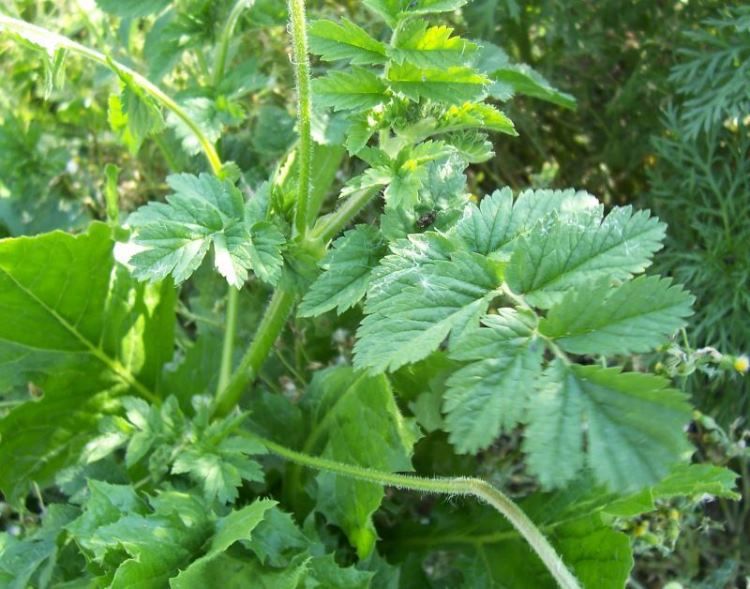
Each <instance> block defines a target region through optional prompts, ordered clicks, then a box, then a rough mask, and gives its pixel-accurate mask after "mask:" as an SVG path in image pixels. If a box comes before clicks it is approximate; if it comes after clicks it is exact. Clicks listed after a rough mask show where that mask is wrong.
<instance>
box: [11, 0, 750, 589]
mask: <svg viewBox="0 0 750 589" xmlns="http://www.w3.org/2000/svg"><path fill="white" fill-rule="evenodd" d="M487 4H488V3H487V2H481V1H478V2H476V3H474V4H469V3H468V2H467V1H466V0H415V1H411V2H409V1H406V0H363V1H362V2H361V3H360V2H348V3H328V2H318V3H310V6H308V7H307V10H308V11H309V12H311V13H312V14H311V15H306V7H305V3H304V2H303V1H302V0H290V2H289V4H288V7H286V6H284V5H283V4H282V3H280V2H275V1H262V0H257V1H256V2H252V1H250V0H238V1H236V2H233V3H229V2H207V1H202V0H178V1H176V2H169V1H168V0H129V1H123V2H120V1H118V2H113V1H111V0H97V6H96V7H95V8H92V11H91V12H86V11H81V10H79V11H78V12H75V11H74V12H73V14H74V15H75V16H73V17H71V18H70V20H64V19H61V15H60V14H54V12H53V13H52V14H50V13H48V12H46V11H45V6H44V4H43V3H38V4H37V3H36V2H19V3H18V4H16V5H14V6H13V7H12V8H11V9H9V10H8V11H6V12H10V13H11V14H9V15H5V14H2V13H0V32H2V34H3V45H2V47H3V49H4V51H7V53H6V55H7V56H8V57H9V59H6V60H5V62H7V63H4V67H7V68H8V69H9V72H10V79H12V81H13V85H12V87H10V88H9V90H8V91H7V93H4V94H3V102H2V106H3V109H4V111H3V112H4V113H5V112H6V111H7V113H8V114H7V115H6V114H3V126H2V131H1V134H0V141H1V142H2V145H3V146H4V149H3V151H2V153H0V169H2V170H4V175H3V177H2V190H3V191H4V193H3V197H2V199H0V205H1V206H0V223H2V230H3V232H4V234H5V235H7V237H6V238H5V239H3V240H1V241H0V309H2V315H3V321H2V323H0V403H1V404H0V416H2V418H1V419H0V464H2V465H3V468H2V470H0V490H1V491H2V493H3V496H4V498H5V503H4V506H5V507H4V509H5V512H4V514H3V516H2V517H3V520H2V522H3V527H4V532H3V533H2V534H1V535H0V583H2V584H3V586H9V587H18V588H23V587H28V586H32V587H60V588H62V587H77V586H87V587H88V586H93V587H99V586H107V587H109V586H111V587H132V586H139V587H165V586H171V587H191V588H192V587H205V586H214V585H216V586H227V587H233V586H238V587H239V586H253V587H273V588H283V587H289V588H298V587H305V588H308V587H309V588H312V587H326V588H328V587H342V588H343V587H373V588H386V587H388V588H397V587H404V588H410V587H472V588H473V587H477V588H481V587H519V588H522V587H531V586H533V587H546V586H551V587H552V586H562V587H566V588H574V587H586V588H597V589H598V588H607V587H613V588H614V587H623V586H625V584H626V583H627V582H628V581H629V580H630V582H634V583H635V582H637V580H636V579H635V578H634V577H632V576H631V572H632V570H633V565H634V556H633V555H634V551H635V553H636V554H638V553H639V552H641V551H642V550H643V546H644V540H645V539H648V540H649V541H651V545H658V546H661V547H663V548H664V549H665V550H666V549H668V548H669V547H670V546H671V545H673V544H674V541H675V540H676V538H677V536H678V535H679V529H680V524H679V523H678V519H679V518H680V514H683V517H684V519H685V521H686V522H687V523H686V524H685V526H686V527H687V528H694V529H697V528H698V527H699V525H700V522H698V521H696V520H695V519H694V518H695V514H696V513H697V511H696V506H699V505H706V504H710V505H722V506H724V507H726V508H727V509H735V508H736V509H740V510H741V509H745V508H744V507H742V506H743V505H744V504H742V503H736V500H738V499H739V498H740V495H739V494H738V493H737V490H736V478H737V477H736V474H735V473H734V472H733V471H732V470H730V469H729V468H724V466H727V465H729V466H733V464H732V463H731V460H732V459H735V458H737V457H739V461H740V462H742V461H743V456H742V452H744V451H745V450H744V445H742V443H741V442H737V441H736V440H735V439H734V438H731V436H734V432H730V435H729V437H727V434H724V430H723V429H722V428H721V426H720V425H718V424H716V423H715V422H713V421H712V420H711V419H710V418H708V417H706V416H701V415H699V414H696V413H694V412H693V410H692V406H691V402H690V397H689V396H688V394H686V393H685V392H682V391H681V390H680V387H681V386H682V385H684V384H685V383H684V381H683V379H684V377H685V375H687V374H688V373H689V372H691V371H692V370H694V369H696V368H700V369H701V371H702V372H704V373H711V374H714V375H716V374H718V373H720V372H722V371H723V372H725V373H726V374H728V375H730V376H727V377H726V378H734V379H735V380H736V378H737V376H738V373H741V372H743V371H746V369H747V367H746V366H744V364H743V362H745V363H746V358H744V357H742V356H739V355H737V356H733V355H731V354H729V353H724V354H722V353H721V352H719V351H718V350H713V351H711V352H706V351H696V352H693V351H692V350H690V349H689V347H688V346H684V345H683V342H682V341H681V340H679V339H675V337H674V336H675V334H678V333H679V332H680V331H681V330H683V333H685V332H684V329H685V328H686V327H687V328H688V329H690V328H691V325H690V324H689V321H690V319H689V318H690V317H691V316H692V314H693V306H694V303H695V298H694V296H693V295H691V294H690V293H689V292H688V291H687V290H686V289H685V288H684V287H682V286H681V285H680V284H679V283H678V282H676V281H675V280H674V277H678V278H684V280H685V282H688V283H690V282H693V281H692V279H691V277H690V276H689V275H688V276H683V275H681V274H680V272H679V269H680V268H684V267H687V266H686V265H685V264H682V263H681V262H674V263H673V262H670V261H669V260H670V255H671V256H673V257H674V256H675V252H676V251H678V250H677V249H672V250H670V251H668V252H667V254H666V255H663V254H661V253H659V252H660V250H661V249H662V247H663V244H664V241H665V237H666V234H667V228H666V225H665V224H664V223H663V222H662V221H660V220H659V219H658V218H657V217H656V216H654V215H653V214H652V213H651V212H650V211H648V210H636V209H634V208H633V207H632V206H630V205H623V206H607V207H605V206H604V205H603V204H601V203H600V201H599V200H597V198H595V197H594V196H592V195H591V194H589V193H588V192H586V191H583V190H576V189H563V190H552V189H547V188H541V187H536V188H535V187H532V188H528V189H514V188H513V187H507V186H503V185H496V186H492V188H491V189H490V190H486V191H484V190H480V189H479V186H480V184H481V185H484V184H486V181H485V182H482V183H477V182H476V177H475V176H474V175H475V174H476V171H477V170H491V169H492V165H493V164H492V162H493V161H494V160H493V157H494V149H495V148H494V146H493V143H494V144H496V145H499V146H502V147H499V148H498V149H499V150H500V151H502V150H504V149H511V148H510V147H508V146H510V145H514V144H521V145H523V144H524V142H526V141H528V139H527V138H526V136H525V135H524V129H523V128H522V127H520V126H518V127H517V126H516V125H515V124H514V122H513V120H512V117H509V116H508V114H507V113H509V112H513V110H514V106H513V105H514V102H513V101H515V100H516V99H517V98H518V97H521V98H522V100H523V99H524V98H523V97H525V100H532V101H534V102H531V103H529V104H543V103H546V104H548V105H552V107H554V108H557V109H563V110H560V112H569V111H570V109H573V108H575V106H576V100H575V98H574V97H573V94H575V88H571V89H570V90H571V93H566V92H562V91H560V90H557V89H556V88H555V87H554V86H553V85H552V84H550V82H548V81H547V80H546V79H545V78H544V77H543V76H542V75H541V74H540V73H538V72H537V71H536V70H535V69H532V68H531V67H530V66H529V65H528V64H525V63H522V61H523V60H525V59H526V58H527V57H528V58H529V59H531V58H533V55H532V54H529V55H528V56H527V55H526V52H525V51H521V55H520V56H519V59H518V60H516V59H515V58H513V57H511V56H509V54H508V53H506V52H505V51H504V50H503V49H502V48H501V47H499V46H498V45H495V44H493V43H491V42H488V41H478V40H473V39H472V38H471V37H469V36H467V37H463V36H461V35H460V34H459V32H458V31H459V30H460V29H461V28H464V29H466V28H468V30H471V27H472V26H474V27H476V26H477V25H476V24H474V25H472V18H475V17H476V14H477V13H475V12H471V11H472V10H479V11H481V9H482V7H483V6H484V7H485V8H486V5H487ZM511 4H512V3H511ZM313 8H314V9H313ZM462 9H463V10H465V13H463V14H464V17H465V19H463V20H462V17H461V15H462V13H461V12H460V10H462ZM524 14H525V13H524ZM472 15H473V16H472ZM31 21H33V22H34V23H36V24H32V22H31ZM59 22H64V23H65V24H66V27H65V30H50V29H51V28H57V27H54V26H53V25H55V24H57V23H59ZM44 26H47V27H48V28H44ZM6 47H7V49H6ZM311 56H312V60H311ZM683 75H684V74H683ZM66 76H67V82H66V81H65V78H66ZM675 76H676V78H677V79H679V76H680V74H679V73H676V74H675ZM19 98H22V99H23V100H21V101H20V103H21V104H22V106H13V105H14V103H15V101H16V100H18V99H19ZM11 106H13V108H11ZM738 108H743V107H738ZM564 109H567V110H564ZM726 114H727V116H729V115H731V114H732V111H728V112H727V113H726ZM714 118H715V117H713V118H711V120H713V119H714ZM685 120H687V121H688V123H689V124H695V122H694V121H695V119H694V118H690V117H688V118H687V119H684V118H681V119H679V121H675V124H682V123H685ZM720 120H722V121H723V120H724V119H723V118H721V117H720ZM686 124H687V123H686ZM704 131H705V130H701V131H696V134H697V135H700V134H701V133H703V132H704ZM731 132H733V133H735V136H736V137H737V140H738V141H744V140H745V134H744V127H743V126H742V123H741V122H740V123H738V130H734V131H731ZM701 136H702V135H701ZM706 137H707V138H708V139H711V138H712V137H713V136H712V135H710V134H708V135H707V136H706ZM49 144H52V145H53V146H54V149H49V148H48V145H49ZM657 148H658V149H660V150H662V151H663V152H664V153H665V154H666V153H667V152H668V150H670V149H672V150H675V149H678V148H677V147H672V146H670V144H669V143H668V139H664V140H663V141H662V142H661V143H659V144H658V147H657ZM740 149H744V148H740ZM685 157H688V156H685ZM697 157H699V156H696V158H697ZM665 159H668V156H666V157H665ZM61 167H64V172H61V171H60V170H61ZM659 169H664V168H659ZM664 178H666V172H665V176H664ZM665 182H666V180H665ZM654 186H658V183H657V182H656V181H654ZM710 187H711V186H710ZM739 189H740V188H738V190H739ZM655 190H656V189H655ZM32 193H35V194H37V198H29V194H32ZM82 193H86V194H88V197H87V198H80V195H81V194H82ZM662 194H665V192H664V191H662ZM730 202H732V203H734V202H735V201H734V200H732V199H730ZM609 204H611V203H609ZM705 206H706V208H708V207H711V206H713V205H711V204H708V203H707V204H706V205H705ZM729 206H734V205H729ZM665 210H666V209H665ZM707 214H708V213H707ZM53 229H57V230H53ZM60 229H62V230H63V231H61V230H60ZM673 235H675V236H677V235H678V233H677V232H675V233H674V234H673ZM654 263H656V266H657V267H658V268H663V269H665V271H666V272H667V273H669V274H670V276H660V275H658V274H656V273H654V272H652V271H648V270H649V269H650V268H651V267H652V265H654ZM701 294H703V295H705V293H701ZM705 296H708V295H705ZM701 308H702V307H701ZM706 323H707V324H709V325H715V323H714V322H711V321H709V320H706ZM711 329H714V328H713V327H712V328H711ZM717 329H718V328H717ZM690 333H693V332H692V331H691V332H690ZM695 333H696V334H697V337H699V338H717V343H720V344H721V345H726V344H727V342H728V341H730V340H728V339H727V338H723V337H720V335H717V334H716V333H715V332H713V331H710V330H709V331H705V330H704V331H700V330H698V331H696V332H695ZM730 351H731V350H730ZM657 359H661V361H660V362H659V364H656V360H657ZM648 367H653V370H649V369H648ZM696 432H698V433H699V434H700V436H699V439H697V440H696V435H695V434H696ZM704 434H705V437H701V436H704ZM721 435H724V436H725V438H724V439H719V438H720V436H721ZM711 436H713V438H712V437H711ZM695 442H697V450H696V444H695ZM711 452H720V453H723V454H724V455H727V454H731V453H732V452H734V454H731V455H730V456H729V457H728V458H727V459H726V460H723V461H722V460H699V459H705V458H706V454H707V453H711ZM708 458H711V457H710V456H709V457H708ZM700 462H703V463H700ZM711 462H715V463H717V464H711ZM719 464H721V466H720V465H719ZM742 464H743V465H744V462H742ZM743 481H744V483H743V484H747V477H745V478H744V479H743ZM730 505H731V506H732V507H731V508H730V507H727V506H730ZM738 517H739V516H738ZM738 521H740V522H741V521H743V520H742V519H741V518H739V520H738ZM650 526H653V528H650ZM660 535H661V536H660Z"/></svg>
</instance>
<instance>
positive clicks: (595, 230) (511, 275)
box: [506, 206, 666, 308]
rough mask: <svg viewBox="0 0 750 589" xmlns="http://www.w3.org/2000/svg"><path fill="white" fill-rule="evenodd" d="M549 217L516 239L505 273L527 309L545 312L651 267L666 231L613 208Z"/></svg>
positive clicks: (643, 214)
mask: <svg viewBox="0 0 750 589" xmlns="http://www.w3.org/2000/svg"><path fill="white" fill-rule="evenodd" d="M600 212H601V211H598V212H597V213H583V214H579V215H574V216H560V215H550V216H548V217H546V219H545V220H543V221H542V222H540V223H539V224H538V225H537V226H536V227H535V228H534V231H533V232H531V233H530V234H528V235H525V236H523V237H521V238H520V240H519V242H518V244H517V245H516V247H515V249H514V251H513V255H512V257H511V260H510V264H509V266H508V269H507V274H506V280H507V282H508V285H509V286H510V287H511V288H512V289H513V291H514V292H516V293H518V294H523V295H525V298H526V300H527V301H529V302H530V303H531V304H532V305H535V306H538V307H542V308H549V307H551V306H553V305H554V304H556V303H557V302H559V301H560V299H561V298H562V297H563V296H564V294H565V292H566V291H567V290H568V289H569V288H571V287H576V286H581V285H588V284H590V283H591V281H593V280H597V279H600V278H602V277H605V276H606V277H608V278H609V279H610V280H626V279H628V278H630V277H631V276H632V275H633V274H637V273H639V272H642V271H643V270H644V269H645V268H647V267H648V266H649V265H650V264H651V257H652V256H653V254H654V252H656V251H658V250H659V249H661V247H662V240H663V239H664V234H665V230H666V227H665V225H664V224H663V223H661V222H659V220H658V219H656V218H654V217H651V216H650V215H649V212H648V211H639V212H637V213H633V210H632V208H631V207H630V206H627V207H616V208H614V209H613V210H612V211H611V212H610V213H609V215H607V217H606V218H605V219H603V220H602V219H601V214H600Z"/></svg>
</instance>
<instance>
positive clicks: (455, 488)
mask: <svg viewBox="0 0 750 589" xmlns="http://www.w3.org/2000/svg"><path fill="white" fill-rule="evenodd" d="M244 435H246V436H249V437H251V438H253V439H255V440H256V441H258V442H260V443H261V444H263V445H264V446H265V447H266V448H267V449H268V450H269V451H271V452H273V453H274V454H277V455H278V456H281V457H282V458H286V459H287V460H291V461H292V462H296V463H297V464H300V465H302V466H306V467H309V468H314V469H316V470H324V471H327V472H332V473H334V474H338V475H342V476H345V477H348V478H353V479H358V480H361V481H366V482H369V483H375V484H378V485H385V486H388V487H396V488H398V489H407V490H410V491H420V492H423V493H436V494H440V495H465V496H472V497H475V498H477V499H479V500H480V501H482V502H484V503H487V504H488V505H490V507H492V508H493V509H495V510H496V511H497V512H499V513H500V514H502V515H503V516H504V517H505V518H506V519H507V520H508V521H509V522H510V523H511V524H512V525H513V527H514V528H515V529H516V530H517V531H518V533H519V534H520V535H521V536H522V537H523V538H524V539H525V540H526V541H527V542H528V543H529V545H530V546H531V548H532V549H533V550H534V552H535V553H536V554H537V556H539V558H540V559H541V561H542V562H543V563H544V565H545V566H546V567H547V570H549V572H550V574H551V575H552V576H553V577H554V579H555V580H556V581H557V583H558V584H559V585H560V587H562V588H563V589H581V585H580V584H579V582H578V580H577V579H576V578H575V576H574V575H573V573H571V572H570V570H568V568H567V567H566V565H565V563H563V561H562V559H561V558H560V556H559V555H558V554H557V552H556V551H555V549H554V548H553V547H552V545H551V544H550V543H549V541H548V540H547V538H545V537H544V534H542V532H541V531H540V530H539V528H537V526H536V525H535V524H534V522H532V521H531V520H530V519H529V518H528V516H527V515H526V514H525V513H524V512H523V511H522V510H521V509H520V508H519V507H518V506H517V505H516V504H515V503H514V502H513V501H512V500H511V499H510V498H508V497H507V496H506V495H505V494H504V493H503V492H501V491H500V490H499V489H497V488H495V487H493V486H492V485H491V484H490V483H488V482H487V481H483V480H482V479H477V478H465V477H458V478H443V477H439V478H425V477H418V476H415V475H404V474H396V473H391V472H384V471H379V470H373V469H370V468H364V467H362V466H356V465H353V464H345V463H342V462H335V461H333V460H327V459H325V458H319V457H316V456H310V455H309V454H303V453H301V452H296V451H294V450H291V449H290V448H287V447H285V446H282V445H281V444H277V443H276V442H273V441H271V440H267V439H265V438H262V437H260V436H257V435H256V434H253V433H250V432H245V434H244Z"/></svg>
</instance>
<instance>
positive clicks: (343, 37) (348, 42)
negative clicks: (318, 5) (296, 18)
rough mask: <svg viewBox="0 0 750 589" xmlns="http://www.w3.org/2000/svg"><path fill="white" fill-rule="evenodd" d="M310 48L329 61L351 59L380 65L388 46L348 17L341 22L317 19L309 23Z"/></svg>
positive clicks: (363, 63)
mask: <svg viewBox="0 0 750 589" xmlns="http://www.w3.org/2000/svg"><path fill="white" fill-rule="evenodd" d="M310 49H311V51H312V52H313V53H316V54H318V55H320V56H321V58H323V59H324V60H326V61H336V60H342V59H344V60H348V61H350V62H351V63H352V64H354V65H381V64H383V63H385V61H386V48H385V45H384V44H383V43H381V42H380V41H377V40H375V39H373V38H372V37H371V36H370V35H369V34H367V32H366V31H365V30H364V29H363V28H361V27H360V26H358V25H356V24H354V23H353V22H352V21H350V20H349V19H346V18H344V19H342V20H341V21H340V23H336V22H333V21H330V20H317V21H314V22H313V23H311V24H310Z"/></svg>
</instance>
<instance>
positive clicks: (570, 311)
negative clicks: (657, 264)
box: [539, 276, 694, 355]
mask: <svg viewBox="0 0 750 589" xmlns="http://www.w3.org/2000/svg"><path fill="white" fill-rule="evenodd" d="M693 301H694V298H693V297H692V296H690V295H689V294H688V293H686V292H685V291H684V290H683V289H682V288H681V287H680V286H677V285H675V286H672V281H671V280H670V279H668V278H659V277H658V276H640V277H638V278H636V279H635V280H633V281H630V282H626V283H624V284H622V285H620V286H618V287H615V288H611V287H610V286H609V284H608V281H602V282H600V283H599V284H598V285H595V286H593V287H592V288H587V289H578V290H571V291H569V292H568V293H567V294H566V295H565V297H564V298H563V299H562V300H561V301H560V302H559V303H558V304H557V305H555V306H554V307H552V308H551V309H550V310H549V312H548V314H547V317H546V318H545V319H543V320H542V322H541V323H540V325H539V331H540V332H541V333H542V334H544V335H546V336H548V337H551V338H554V339H555V340H556V341H557V343H558V345H560V347H562V348H563V349H564V350H566V351H568V352H573V353H574V354H601V355H608V354H637V353H645V352H649V351H651V350H653V349H654V348H656V346H658V345H660V344H662V343H664V341H665V340H666V339H667V338H668V337H669V336H670V335H672V334H673V333H674V332H675V331H677V330H678V329H679V328H680V327H682V326H683V325H685V317H688V316H689V315H690V314H691V313H692V310H691V305H692V303H693Z"/></svg>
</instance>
